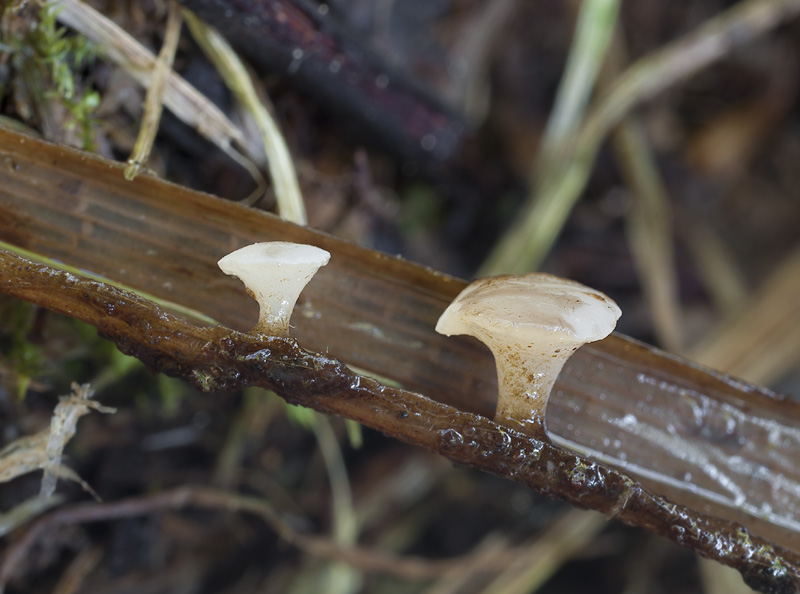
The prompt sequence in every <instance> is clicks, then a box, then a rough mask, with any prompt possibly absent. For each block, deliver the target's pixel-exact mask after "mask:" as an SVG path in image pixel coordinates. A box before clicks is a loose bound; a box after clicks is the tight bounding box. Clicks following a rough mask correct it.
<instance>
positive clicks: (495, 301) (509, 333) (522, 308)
mask: <svg viewBox="0 0 800 594" xmlns="http://www.w3.org/2000/svg"><path fill="white" fill-rule="evenodd" d="M621 313H622V312H621V311H620V309H619V307H618V306H617V304H616V303H614V301H612V300H611V299H609V298H608V297H607V296H606V295H604V294H603V293H601V292H599V291H596V290H594V289H591V288H589V287H587V286H585V285H582V284H580V283H577V282H575V281H570V280H566V279H562V278H559V277H557V276H553V275H550V274H543V273H531V274H526V275H522V276H495V277H490V278H484V279H479V280H477V281H475V282H473V283H472V284H470V285H469V286H468V287H467V288H466V289H464V290H463V291H462V292H461V293H460V294H459V295H458V297H456V299H455V300H454V301H453V303H451V304H450V306H449V307H448V308H447V309H446V310H445V312H444V313H443V314H442V316H441V317H440V318H439V321H438V323H437V324H436V331H437V332H439V333H440V334H445V335H447V336H451V335H454V334H467V335H470V336H473V337H475V338H477V339H478V340H480V341H481V342H483V343H484V344H485V345H486V346H488V347H489V349H490V350H491V351H492V354H493V355H494V358H495V364H496V365H497V383H498V399H497V411H496V413H495V420H497V421H498V422H503V423H506V424H512V425H516V426H518V427H520V428H522V429H523V430H524V431H526V432H528V433H529V434H531V435H534V436H536V437H539V438H543V437H545V432H544V413H545V407H546V405H547V398H548V396H549V395H550V391H551V389H552V388H553V384H554V383H555V380H556V377H557V376H558V374H559V372H560V371H561V368H562V367H563V366H564V363H565V362H566V361H567V359H568V358H569V357H570V355H572V353H574V352H575V351H576V350H577V349H578V347H580V346H581V345H583V344H585V343H587V342H593V341H595V340H600V339H601V338H605V337H606V336H608V335H609V334H610V333H611V332H612V331H613V330H614V327H615V326H616V323H617V320H618V319H619V316H620V314H621Z"/></svg>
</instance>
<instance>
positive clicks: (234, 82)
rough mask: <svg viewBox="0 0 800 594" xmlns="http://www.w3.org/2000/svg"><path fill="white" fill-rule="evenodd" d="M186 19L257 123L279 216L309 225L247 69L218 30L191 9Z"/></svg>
mask: <svg viewBox="0 0 800 594" xmlns="http://www.w3.org/2000/svg"><path fill="white" fill-rule="evenodd" d="M184 18H185V19H186V24H187V25H188V26H189V30H190V31H191V32H192V36H193V37H194V38H195V40H196V41H197V43H198V45H200V47H201V48H202V50H203V52H204V53H205V54H206V56H208V58H209V59H210V60H211V61H212V62H213V63H214V66H215V67H216V69H217V71H218V72H219V73H220V75H221V76H222V78H223V79H224V80H225V84H226V85H227V86H228V88H229V89H230V90H231V91H232V92H233V94H234V95H236V98H237V99H238V101H239V102H240V103H241V104H242V105H243V106H244V107H245V109H247V111H249V112H250V113H251V114H252V116H253V118H254V119H255V121H256V125H257V126H258V129H259V132H260V133H261V137H262V139H263V141H264V150H265V151H266V155H267V166H268V167H269V173H270V177H271V178H272V183H273V185H274V187H275V198H276V200H277V202H278V214H280V216H281V218H283V219H286V220H287V221H291V222H293V223H297V224H298V225H305V224H306V223H307V218H306V209H305V205H304V204H303V197H302V195H301V193H300V185H299V184H298V182H297V174H296V173H295V168H294V163H293V162H292V156H291V154H290V153H289V148H288V147H287V146H286V142H285V141H284V139H283V135H282V134H281V131H280V129H279V128H278V124H277V123H276V122H275V120H274V119H273V118H272V116H271V115H270V113H269V111H268V110H267V108H266V107H265V106H264V104H263V103H262V101H261V99H260V97H259V96H258V93H257V92H256V89H255V87H254V86H253V81H252V79H251V78H250V74H249V73H248V72H247V68H245V66H244V64H243V63H242V61H241V60H240V59H239V56H238V55H237V54H236V52H235V51H234V50H233V48H232V47H231V46H230V45H229V44H228V42H227V41H225V39H224V38H223V37H222V35H220V34H219V33H218V32H217V31H216V29H214V28H213V27H210V26H209V25H207V24H205V23H204V22H202V21H201V20H200V19H198V18H197V17H196V16H195V15H194V14H193V13H192V12H190V11H188V10H185V11H184Z"/></svg>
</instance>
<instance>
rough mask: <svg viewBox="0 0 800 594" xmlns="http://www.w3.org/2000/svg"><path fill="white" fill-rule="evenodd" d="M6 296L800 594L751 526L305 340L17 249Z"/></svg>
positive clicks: (760, 583) (134, 348)
mask: <svg viewBox="0 0 800 594" xmlns="http://www.w3.org/2000/svg"><path fill="white" fill-rule="evenodd" d="M0 292H3V293H6V294H8V295H11V296H14V297H17V298H20V299H24V300H26V301H29V302H31V303H35V304H37V305H40V306H42V307H46V308H48V309H51V310H54V311H57V312H60V313H64V314H67V315H70V316H72V317H75V318H77V319H80V320H82V321H84V322H86V323H89V324H91V325H93V326H95V327H96V328H97V329H98V331H99V333H100V334H101V335H102V336H104V337H106V338H108V339H110V340H112V341H113V342H114V343H115V344H116V345H117V347H118V348H119V349H120V350H121V351H123V352H124V353H126V354H129V355H133V356H135V357H137V358H139V359H140V360H141V361H143V362H144V363H145V364H146V365H147V366H148V367H149V368H150V369H152V370H153V371H157V372H162V373H167V374H169V375H171V376H174V377H179V378H182V379H183V380H185V381H187V382H188V383H190V384H192V385H194V386H196V387H197V388H199V389H201V390H203V391H229V390H238V389H242V388H244V387H247V386H261V387H264V388H267V389H270V390H274V391H275V392H277V393H278V394H280V395H281V396H282V397H283V398H285V399H286V400H287V401H289V402H291V403H293V404H298V405H302V406H307V407H310V408H314V409H316V410H318V411H320V412H324V413H328V414H337V415H340V416H343V417H346V418H349V419H353V420H355V421H358V422H360V423H362V424H364V425H366V426H368V427H371V428H373V429H376V430H378V431H381V432H383V433H385V434H387V435H389V436H391V437H394V438H397V439H400V440H402V441H405V442H407V443H410V444H414V445H418V446H421V447H424V448H426V449H428V450H431V451H433V452H436V453H439V454H441V455H443V456H446V457H447V458H449V459H451V460H453V461H454V462H457V463H459V464H461V465H467V466H472V467H475V468H479V469H481V470H484V471H486V472H489V473H491V474H494V475H496V476H499V477H503V478H508V479H511V480H515V481H518V482H520V483H522V484H525V485H527V486H529V487H530V488H532V489H535V490H537V491H539V492H540V493H543V494H545V495H548V496H550V497H554V498H559V499H564V500H566V501H569V502H570V503H572V504H573V505H576V506H578V507H583V508H590V509H595V510H598V511H601V512H603V513H605V514H606V515H607V516H609V517H611V518H616V519H618V520H620V521H622V522H624V523H626V524H629V525H632V526H639V527H643V528H645V529H647V530H650V531H652V532H655V533H657V534H660V535H662V536H664V537H666V538H669V539H670V540H672V541H674V542H676V543H678V544H680V545H682V546H686V547H689V548H691V549H693V550H694V551H696V552H697V553H699V554H701V555H703V556H706V557H708V558H710V559H714V560H717V561H719V562H721V563H724V564H726V565H730V566H732V567H735V568H736V569H738V570H739V571H740V572H741V573H742V575H743V577H744V579H745V581H747V583H748V584H750V585H751V586H752V587H755V588H758V589H761V590H763V591H767V592H792V591H796V590H797V589H798V588H800V556H798V555H797V554H796V553H794V552H792V551H789V550H786V549H782V548H780V547H777V546H774V545H773V544H771V543H770V542H768V541H766V540H764V539H762V538H759V537H757V536H755V535H751V534H750V533H749V531H748V530H747V529H746V528H745V527H744V526H741V525H739V524H736V523H734V522H729V521H725V520H721V519H717V518H713V517H710V516H706V515H703V514H701V513H699V512H697V511H695V510H693V509H691V508H688V507H685V506H680V505H676V504H673V503H671V502H669V501H668V500H666V499H665V498H663V497H661V496H659V495H656V494H654V493H652V492H651V491H649V490H647V489H645V488H644V487H643V486H642V485H640V484H639V483H638V482H636V481H634V480H632V479H631V478H629V477H628V476H626V475H624V474H622V473H620V472H618V471H616V470H613V469H611V468H608V467H606V466H604V465H602V464H599V463H597V462H594V461H592V460H590V459H588V458H585V457H583V456H580V455H576V454H575V453H573V452H570V451H569V450H567V449H564V448H561V447H558V446H556V445H553V444H551V443H548V442H545V441H540V440H537V439H533V438H531V437H529V436H526V435H524V434H522V433H520V432H517V431H515V430H513V429H511V428H509V427H504V426H501V425H498V424H496V423H494V422H492V421H491V420H489V419H488V418H486V417H483V416H480V415H476V414H473V413H468V412H463V411H460V410H457V409H455V408H453V407H451V406H448V405H445V404H441V403H439V402H436V401H434V400H431V399H429V398H426V397H425V396H422V395H420V394H416V393H414V392H409V391H406V390H401V389H397V388H392V387H388V386H384V385H381V384H380V383H378V382H377V381H375V380H373V379H370V378H366V377H363V376H359V375H357V374H355V373H354V372H352V371H350V370H349V369H348V368H347V367H346V366H345V365H344V364H343V363H341V362H340V361H337V360H335V359H333V358H330V357H328V356H325V355H322V354H319V353H312V352H309V351H306V350H304V349H302V348H301V347H300V346H299V345H298V343H297V341H296V340H294V339H291V338H276V337H263V336H254V335H249V334H244V333H241V332H237V331H234V330H230V329H229V328H225V327H224V326H215V327H211V328H205V327H200V326H196V325H193V324H191V323H188V322H186V321H183V320H181V319H179V318H177V317H175V316H172V315H170V314H168V313H166V312H165V311H163V310H162V309H160V308H159V307H158V306H156V305H155V304H154V303H152V302H150V301H147V300H145V299H142V298H140V297H138V296H137V295H135V294H133V293H130V292H127V291H124V290H121V289H117V288H114V287H111V286H109V285H107V284H104V283H101V282H97V281H92V280H88V279H86V278H83V277H79V276H76V275H74V274H70V273H67V272H64V271H60V270H57V269H54V268H51V267H49V266H46V265H43V264H39V263H36V262H33V261H30V260H26V259H25V258H22V257H20V256H17V255H15V254H12V253H10V252H7V251H5V250H0Z"/></svg>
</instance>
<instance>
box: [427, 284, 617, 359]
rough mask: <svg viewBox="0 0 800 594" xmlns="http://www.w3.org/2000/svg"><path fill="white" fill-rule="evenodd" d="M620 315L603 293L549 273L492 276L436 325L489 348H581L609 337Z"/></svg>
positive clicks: (462, 295)
mask: <svg viewBox="0 0 800 594" xmlns="http://www.w3.org/2000/svg"><path fill="white" fill-rule="evenodd" d="M621 314H622V312H621V310H620V308H619V306H617V304H616V303H614V301H612V300H611V299H610V298H609V297H607V296H606V295H605V294H603V293H601V292H600V291H596V290H595V289H592V288H589V287H587V286H585V285H582V284H581V283H577V282H575V281H571V280H567V279H563V278H559V277H557V276H553V275H551V274H544V273H531V274H526V275H522V276H511V275H504V276H494V277H489V278H484V279H479V280H477V281H475V282H473V283H472V284H471V285H469V286H468V287H467V288H466V289H464V290H463V291H462V292H461V293H460V294H459V295H458V297H456V298H455V300H454V301H453V302H452V303H451V304H450V306H449V307H448V308H447V309H446V310H445V312H444V313H443V314H442V316H441V317H440V318H439V321H438V323H437V324H436V331H437V332H439V333H440V334H445V335H447V336H451V335H453V334H468V335H470V336H474V337H476V338H478V339H480V340H482V341H483V342H485V343H486V344H487V345H488V346H489V347H492V346H502V345H503V344H509V343H515V344H530V343H534V342H536V341H539V340H542V339H546V340H548V341H550V342H558V343H565V344H583V343H587V342H592V341H595V340H600V339H601V338H605V337H606V336H608V335H609V334H611V332H612V331H613V330H614V327H615V326H616V323H617V320H618V319H619V317H620V315H621Z"/></svg>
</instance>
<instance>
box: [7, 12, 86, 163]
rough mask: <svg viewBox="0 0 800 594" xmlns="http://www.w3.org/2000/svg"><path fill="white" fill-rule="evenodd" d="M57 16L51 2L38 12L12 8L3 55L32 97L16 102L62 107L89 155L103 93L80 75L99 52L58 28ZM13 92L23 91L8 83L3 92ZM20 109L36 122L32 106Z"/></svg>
mask: <svg viewBox="0 0 800 594" xmlns="http://www.w3.org/2000/svg"><path fill="white" fill-rule="evenodd" d="M58 12H59V9H58V8H56V7H54V6H53V5H52V4H51V3H45V4H43V5H42V6H41V7H39V9H38V11H36V10H35V9H33V10H14V9H9V8H7V9H6V11H5V12H4V14H3V27H2V31H3V39H2V42H1V44H2V51H3V52H4V53H7V54H10V56H11V64H12V66H13V70H14V72H13V74H12V76H15V77H17V79H18V81H19V82H21V83H22V84H23V85H24V87H25V91H26V93H27V97H24V96H19V97H17V100H18V101H17V103H18V104H23V103H24V102H25V100H26V99H27V100H29V101H30V102H31V103H34V104H37V105H39V106H41V105H45V104H46V103H47V101H57V102H59V103H60V104H61V105H62V106H63V107H64V108H65V110H66V112H67V113H68V114H69V119H68V120H67V121H65V122H61V125H63V126H64V127H65V128H66V129H73V128H78V129H79V136H80V139H81V142H82V144H83V148H85V149H89V150H90V149H92V148H93V145H94V127H95V123H96V122H95V119H94V117H93V113H94V111H95V109H96V108H97V106H98V105H99V104H100V94H99V93H98V92H97V91H95V90H93V89H89V88H86V85H84V84H82V82H81V80H80V78H81V77H80V74H79V73H80V71H81V70H82V69H84V68H86V67H87V66H88V65H90V64H91V62H92V60H94V58H95V56H96V54H97V51H96V48H95V46H94V44H92V43H91V42H90V41H89V40H88V39H86V38H85V37H83V36H81V35H73V34H70V33H69V31H68V30H67V29H66V28H64V27H61V26H59V25H58V21H57V18H58ZM11 80H12V79H11V78H9V79H8V80H7V81H6V83H8V82H11ZM14 87H16V88H19V86H18V85H10V84H4V85H3V88H2V89H0V92H2V93H3V95H5V92H6V91H7V90H8V89H9V88H14ZM24 94H25V93H23V95H24ZM21 109H22V113H20V115H21V116H22V117H23V118H25V119H30V118H33V117H34V110H33V109H32V106H30V105H28V106H24V105H23V106H22V107H21ZM40 117H41V116H40Z"/></svg>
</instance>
